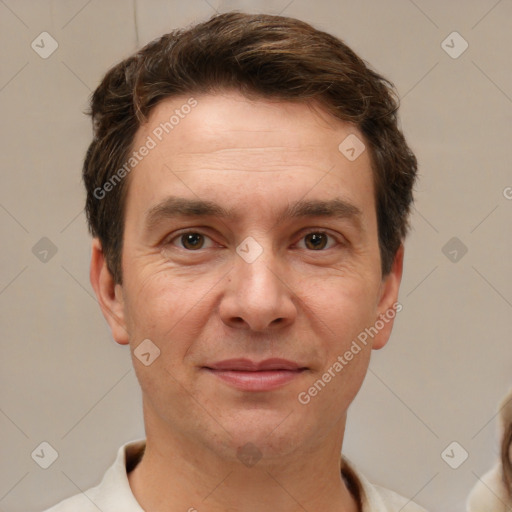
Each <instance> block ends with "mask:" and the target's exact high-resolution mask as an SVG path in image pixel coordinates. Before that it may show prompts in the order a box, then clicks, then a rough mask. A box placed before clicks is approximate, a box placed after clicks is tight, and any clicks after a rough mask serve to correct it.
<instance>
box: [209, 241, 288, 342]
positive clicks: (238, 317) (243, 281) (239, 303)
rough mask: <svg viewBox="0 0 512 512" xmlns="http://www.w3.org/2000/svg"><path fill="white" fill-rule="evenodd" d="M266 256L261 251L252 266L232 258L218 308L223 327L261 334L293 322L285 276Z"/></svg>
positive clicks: (266, 252) (274, 262)
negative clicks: (231, 268) (233, 266)
mask: <svg viewBox="0 0 512 512" xmlns="http://www.w3.org/2000/svg"><path fill="white" fill-rule="evenodd" d="M269 252H271V251H264V253H263V254H261V255H260V256H259V257H258V258H257V259H256V261H253V262H252V263H248V262H247V261H245V260H244V259H243V258H241V257H238V256H237V257H236V259H235V268H234V269H233V270H232V271H231V272H230V273H229V277H228V285H227V289H226V290H225V293H224V295H223V298H222V300H221V302H220V305H219V312H220V316H221V319H222V321H223V322H224V323H225V324H226V325H228V326H230V327H234V328H238V329H247V330H251V331H258V332H264V331H269V330H275V329H280V328H284V327H286V326H289V325H291V324H292V323H293V322H294V321H295V318H296V316H297V308H296V300H294V298H295V295H294V293H293V291H292V283H291V282H290V279H289V272H286V273H285V272H284V271H283V268H282V267H283V266H282V265H279V264H278V263H277V262H276V261H274V256H273V255H272V254H270V255H268V254H269ZM287 281H288V282H287Z"/></svg>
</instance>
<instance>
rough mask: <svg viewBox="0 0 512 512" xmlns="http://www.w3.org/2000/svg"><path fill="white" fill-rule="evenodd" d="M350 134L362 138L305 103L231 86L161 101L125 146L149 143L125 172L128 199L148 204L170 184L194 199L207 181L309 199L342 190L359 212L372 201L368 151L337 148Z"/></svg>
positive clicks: (205, 190)
mask: <svg viewBox="0 0 512 512" xmlns="http://www.w3.org/2000/svg"><path fill="white" fill-rule="evenodd" d="M354 136H355V137H357V138H358V139H359V140H360V141H361V143H362V140H363V137H362V135H361V134H360V132H359V131H358V129H357V128H356V127H355V126H353V125H351V124H349V123H345V122H343V121H341V120H339V119H335V118H334V117H332V116H331V115H329V114H328V113H326V112H325V111H323V110H322V109H321V108H320V107H319V106H318V105H315V104H312V103H309V104H308V103H299V102H284V101H277V100H270V99H252V100H250V99H248V98H246V97H245V96H243V95H241V94H240V93H238V92H234V91H224V92H222V93H217V94H202V95H191V96H176V97H172V98H167V99H165V100H162V101H161V102H160V103H159V104H157V105H156V106H155V107H154V108H153V110H152V112H151V114H150V116H149V118H148V121H147V123H146V124H144V125H142V126H141V127H140V128H139V130H138V131H137V134H136V137H135V139H134V142H133V144H132V150H135V151H136V150H137V149H139V148H142V147H143V146H145V145H146V146H151V147H152V148H151V150H150V151H148V152H145V153H147V155H146V156H145V157H144V158H143V159H142V160H141V161H140V163H138V164H137V166H136V169H134V171H133V172H132V173H131V174H130V176H129V180H130V184H129V193H128V197H129V198H130V197H131V198H132V199H131V201H132V202H133V201H136V202H137V203H139V206H140V207H141V208H142V207H143V205H142V204H141V201H142V200H143V199H145V200H146V202H153V203H155V201H157V200H158V199H161V198H163V197H164V196H165V195H176V190H177V189H179V190H180V191H181V192H182V193H184V195H188V196H193V195H196V196H201V195H204V194H206V193H209V192H211V191H212V187H214V186H215V185H219V186H221V185H222V186H224V187H227V185H228V184H229V185H230V186H231V187H237V188H238V190H239V191H240V193H244V194H251V195H256V194H263V193H266V192H268V191H269V189H273V190H275V189H276V188H277V189H280V190H287V191H290V193H291V189H292V188H293V187H295V188H296V189H297V193H298V194H300V193H305V192H306V191H307V190H311V191H312V192H313V193H314V194H316V195H317V196H318V195H320V196H331V197H335V196H336V195H337V193H338V192H339V191H342V192H343V193H344V194H345V195H348V196H352V197H346V199H351V200H352V202H356V203H357V202H359V203H360V204H359V205H358V207H360V208H361V207H362V208H361V209H364V207H365V205H364V204H363V203H365V202H366V201H367V199H368V198H371V205H373V199H372V198H373V177H372V173H371V163H370V159H369V155H368V152H367V151H363V152H362V153H361V155H360V156H359V157H358V158H357V159H355V160H352V161H351V160H350V159H348V158H346V156H344V155H343V153H342V152H341V151H340V149H339V146H340V144H342V143H343V141H345V140H346V139H347V137H354ZM292 184H293V187H292ZM301 185H302V191H301V189H300V186H301ZM313 189H314V191H313ZM337 189H339V190H337ZM182 195H183V194H182ZM316 198H318V197H316ZM225 199H226V201H230V200H231V198H230V197H226V198H225ZM296 199H301V198H300V197H297V198H296ZM144 210H147V208H144Z"/></svg>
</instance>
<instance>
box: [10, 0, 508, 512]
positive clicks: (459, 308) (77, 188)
mask: <svg viewBox="0 0 512 512" xmlns="http://www.w3.org/2000/svg"><path fill="white" fill-rule="evenodd" d="M230 9H241V10H244V11H250V12H268V13H275V14H277V13H283V14H285V15H289V16H293V17H298V18H301V19H303V20H305V21H308V22H310V23H313V24H314V25H315V26H316V27H318V28H321V29H324V30H327V31H329V32H332V33H334V34H335V35H337V36H339V37H341V38H342V39H344V40H345V41H346V42H347V43H348V44H349V45H350V46H351V47H352V48H353V49H354V50H355V51H357V52H358V53H359V54H360V55H361V56H362V57H363V58H365V59H366V60H367V61H369V62H370V63H371V64H372V65H373V66H374V67H375V68H376V69H377V70H378V71H380V72H382V73H384V74H385V75H386V76H388V77H389V78H390V79H391V80H392V81H394V82H395V84H396V86H397V88H398V91H399V93H400V95H401V97H402V110H401V122H402V126H403V129H404V131H405V133H406V136H407V137H408V140H409V141H410V144H411V146H412V147H413V149H414V150H415V151H416V153H417V156H418V158H419V161H420V172H421V178H420V181H419V183H418V186H417V196H416V197H417V202H416V210H415V212H414V217H413V231H412V233H411V236H410V238H409V240H408V242H407V246H406V265H405V275H404V279H403V285H402V291H401V297H400V300H401V302H402V303H403V305H404V309H403V311H402V312H401V313H400V314H399V315H398V317H397V321H396V324H395V330H394V332H393V336H392V339H391V341H390V343H389V344H388V345H387V347H386V348H385V349H383V350H382V351H380V352H374V354H373V359H372V362H371V367H370V372H369V373H368V376H367V378H366V380H365V383H364V385H363V388H362V390H361V392H360V394H359V396H358V398H357V399H356V402H355V403H354V405H353V406H352V408H351V410H350V413H349V426H348V430H347V435H346V441H345V446H344V449H345V452H346V454H347V455H348V457H349V458H351V460H353V462H355V463H356V465H357V466H358V467H359V469H361V470H362V471H363V472H364V473H365V474H366V475H367V477H368V478H369V479H370V480H372V481H374V482H375V483H379V484H381V485H384V486H388V487H390V488H392V489H395V490H396V491H398V492H400V493H401V494H403V495H405V496H408V497H411V498H414V500H415V501H417V502H418V503H420V504H421V505H423V506H425V507H427V508H428V509H429V510H431V511H439V512H462V511H463V510H464V501H465V497H466V495H467V493H468V491H469V489H470V488H471V487H472V486H473V485H474V483H475V482H476V480H477V478H478V477H479V476H481V475H482V474H483V473H484V472H485V471H486V470H488V469H489V468H490V467H491V465H492V464H493V463H494V461H495V459H496V457H497V453H498V451H497V434H496V418H495V412H496V406H497V404H498V402H499V400H500V399H501V398H502V396H503V395H504V394H505V393H506V391H507V390H508V389H509V388H510V386H511V384H512V382H511V377H510V376H511V366H512V352H511V350H510V338H511V328H510V327H511V321H510V319H511V313H512V289H511V283H512V263H511V261H512V258H511V254H512V230H511V219H512V200H510V199H507V197H505V196H506V195H508V197H509V198H512V189H508V188H507V187H512V170H511V163H510V162H511V158H510V157H511V121H512V81H511V67H510V52H511V48H512V31H511V21H512V2H511V1H510V0H502V1H496V0H472V1H452V2H446V1H444V0H433V1H420V0H415V2H413V1H412V0H387V1H376V0H375V1H358V2H356V1H353V0H340V1H328V0H315V1H307V0H294V1H290V0H275V1H252V2H249V1H245V2H244V1H234V0H233V1H219V0H217V1H216V0H208V1H206V0H189V1H187V2H184V1H177V0H175V1H171V0H167V1H163V0H150V1H135V2H128V1H122V0H107V1H100V0H92V1H89V2H88V1H87V0H72V1H71V0H69V1H39V2H35V1H28V0H18V1H14V0H5V1H1V2H0V38H1V44H2V48H3V53H2V65H1V67H0V106H1V112H2V134H1V138H0V140H1V143H2V146H3V147H2V151H1V165H2V173H1V189H0V221H1V239H2V242H3V243H2V252H1V259H0V263H1V267H0V268H1V270H0V315H1V327H2V340H1V344H2V345H1V357H0V365H1V385H0V429H1V432H2V443H1V448H0V450H1V451H0V510H2V511H4V512H11V511H12V512H15V511H27V510H33V511H35V510H41V509H43V508H45V507H47V506H49V505H51V504H54V503H56V502H57V501H60V500H61V499H63V498H64V497H67V496H70V495H72V494H76V493H77V492H80V490H81V489H82V490H83V489H86V488H88V487H90V486H92V485H95V484H97V483H98V481H99V479H100V477H101V476H102V475H103V473H104V471H105V469H106V468H107V466H109V465H110V464H111V463H112V461H113V458H114V457H115V453H116V451H117V449H118V447H119V446H120V445H121V444H122V443H124V442H126V441H128V440H131V439H134V438H138V437H142V436H143V435H144V431H143V423H142V412H141V400H140V391H139V388H138V384H137V382H136V379H135V376H134V373H133V371H132V369H131V362H130V358H129V353H128V352H127V348H126V347H120V346H119V345H117V344H115V343H114V342H113V341H112V340H111V338H110V333H109V330H108V328H107V325H106V323H105V321H104V319H103V317H102V316H101V313H100V310H99V307H98V305H97V303H96V301H95V298H94V296H93V293H92V289H91V287H90V285H89V279H88V265H89V256H90V248H89V245H90V240H89V236H88V234H87V231H86V227H85V218H84V214H83V211H82V208H83V200H84V192H83V190H82V185H81V182H80V170H81V162H82V158H83V156H84V151H85V149H86V147H87V145H88V143H89V141H90V136H91V128H90V125H89V120H88V119H87V118H86V116H85V115H82V111H83V110H84V109H85V108H86V107H87V99H88V96H89V95H90V93H91V91H92V90H93V89H94V88H95V87H96V85H97V84H98V81H99V80H100V78H101V76H102V75H103V74H104V73H105V72H106V71H107V69H108V68H109V67H110V66H111V65H113V64H115V63H116V62H117V61H119V60H120V59H121V58H124V57H126V56H128V55H129V54H131V53H132V52H133V51H134V50H136V48H138V47H140V46H141V45H144V44H146V43H147V42H148V41H150V40H151V39H153V38H155V37H157V36H159V35H161V34H162V33H164V32H169V31H170V30H172V29H173V28H175V27H178V26H182V25H185V24H189V23H191V22H193V21H196V20H199V19H206V18H208V17H209V16H210V15H212V14H214V12H215V10H217V11H225V10H230ZM43 31H46V32H48V33H49V34H50V35H51V36H52V37H53V38H54V39H55V40H56V41H57V43H58V48H57V50H56V51H55V52H54V53H53V54H52V55H51V56H50V57H48V58H46V59H43V58H41V57H40V56H39V55H38V54H37V53H36V52H35V51H34V50H33V49H32V48H31V42H32V41H33V40H34V39H36V37H37V36H38V35H39V34H40V33H41V32H43ZM453 31H457V32H459V33H460V35H461V36H462V37H463V38H464V40H465V41H467V43H468V44H469V47H468V49H467V50H466V51H465V52H464V53H463V54H462V55H460V56H459V57H458V58H456V59H454V58H452V57H450V56H449V55H448V54H447V53H446V52H445V51H444V50H443V48H442V46H441V43H442V41H443V40H445V38H446V37H447V36H448V35H449V34H451V33H452V32H453ZM450 41H451V40H450V39H448V44H449V45H451V46H453V47H454V48H453V49H452V50H451V51H452V52H453V51H456V50H458V49H460V48H461V46H460V44H461V43H462V40H460V39H455V40H454V42H453V43H452V42H450ZM46 48H48V46H46ZM507 191H508V192H509V193H508V194H507ZM43 237H47V238H48V239H50V240H51V242H52V243H53V244H54V245H55V247H56V249H57V252H56V254H55V255H53V256H51V253H49V254H48V256H47V258H48V260H47V261H46V262H43V261H40V259H39V258H38V257H36V255H35V254H34V253H33V247H34V246H35V245H36V244H37V243H38V241H39V240H40V239H41V238H43ZM452 237H457V238H458V239H459V240H460V242H461V243H463V244H464V245H465V246H466V247H467V249H468V252H467V253H466V254H465V255H464V256H463V257H462V258H461V259H460V260H459V261H457V262H452V261H450V259H449V258H448V257H447V256H445V254H444V253H443V251H442V248H443V247H444V246H445V244H446V243H447V242H448V241H449V240H450V239H451V238H452ZM43 243H44V242H43ZM46 243H47V242H46ZM35 252H36V253H37V251H35ZM445 252H447V251H446V250H445ZM460 254H461V253H460V252H459V253H458V257H460ZM39 256H41V254H40V255H39ZM50 256H51V257H50ZM43 441H46V442H48V443H50V444H51V445H52V446H53V447H54V448H55V449H56V450H57V452H58V455H59V456H58V459H57V460H56V461H55V462H54V464H53V465H51V466H50V467H49V468H48V469H46V470H44V469H42V468H40V467H39V466H38V465H37V464H36V463H35V462H34V460H33V459H32V458H31V453H32V452H33V450H34V449H35V448H36V447H38V446H39V444H40V443H41V442H43ZM452 441H457V442H458V443H460V445H461V446H462V447H463V448H464V449H465V450H467V452H468V453H469V458H468V459H467V460H466V461H465V462H464V463H463V464H462V465H461V466H460V467H459V468H458V469H452V468H450V467H449V466H448V465H447V464H446V463H445V462H444V461H443V459H442V458H441V453H442V452H443V450H444V449H445V448H446V447H447V446H448V445H449V444H450V443H451V442H452ZM457 456H458V455H457Z"/></svg>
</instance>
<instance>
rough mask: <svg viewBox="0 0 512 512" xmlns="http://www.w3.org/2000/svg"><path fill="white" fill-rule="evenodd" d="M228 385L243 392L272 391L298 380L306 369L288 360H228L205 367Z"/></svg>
mask: <svg viewBox="0 0 512 512" xmlns="http://www.w3.org/2000/svg"><path fill="white" fill-rule="evenodd" d="M203 369H204V370H206V371H207V372H209V373H210V374H212V375H213V376H215V377H217V378H219V379H221V380H222V381H223V382H225V383H226V384H229V385H230V386H233V387H235V388H237V389H240V390H243V391H272V390H273V389H278V388H280V387H283V386H285V385H286V384H288V383H289V382H291V381H293V380H294V379H296V378H298V377H299V376H300V375H301V374H302V373H303V372H304V371H305V370H307V368H306V367H303V366H301V365H299V364H298V363H295V362H293V361H288V360H286V359H266V360H264V361H260V362H259V363H257V362H255V361H250V360H249V359H228V360H226V361H220V362H218V363H214V364H211V365H209V366H205V367H203Z"/></svg>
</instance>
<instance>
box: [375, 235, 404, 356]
mask: <svg viewBox="0 0 512 512" xmlns="http://www.w3.org/2000/svg"><path fill="white" fill-rule="evenodd" d="M403 264H404V246H403V244H402V245H400V247H399V248H398V251H397V252H396V254H395V258H394V260H393V265H392V267H391V271H390V272H389V274H387V275H386V276H384V277H383V279H382V283H381V285H380V296H379V302H378V305H377V311H378V314H377V318H376V319H375V323H376V327H382V328H381V329H378V333H377V334H376V335H375V337H374V339H373V344H372V348H374V349H375V350H378V349H381V348H382V347H383V346H384V345H385V344H386V343H387V342H388V340H389V337H390V335H391V331H392V329H393V323H394V321H395V316H396V315H397V313H399V312H400V311H402V304H400V303H399V302H398V291H399V289H400V282H401V281H402V271H403ZM377 322H378V323H377ZM382 324H384V325H383V326H382Z"/></svg>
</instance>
